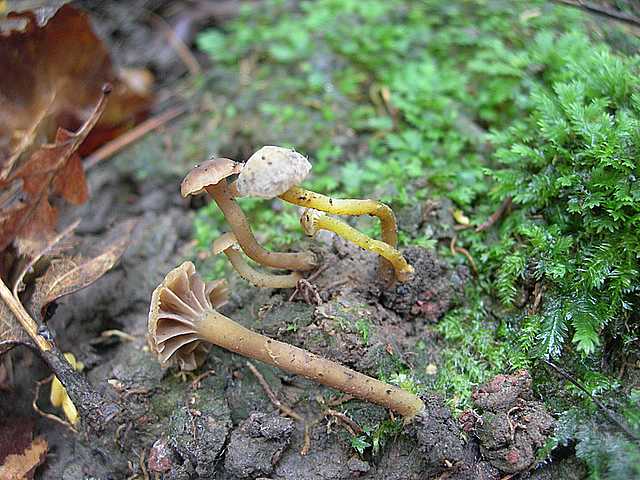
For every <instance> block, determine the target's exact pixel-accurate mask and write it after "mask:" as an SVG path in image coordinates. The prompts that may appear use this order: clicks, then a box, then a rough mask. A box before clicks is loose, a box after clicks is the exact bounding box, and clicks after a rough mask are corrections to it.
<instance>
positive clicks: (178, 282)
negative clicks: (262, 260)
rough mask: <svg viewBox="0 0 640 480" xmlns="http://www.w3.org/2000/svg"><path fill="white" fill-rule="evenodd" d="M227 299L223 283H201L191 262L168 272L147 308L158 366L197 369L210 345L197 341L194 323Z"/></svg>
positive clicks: (150, 342) (152, 346) (151, 343)
mask: <svg viewBox="0 0 640 480" xmlns="http://www.w3.org/2000/svg"><path fill="white" fill-rule="evenodd" d="M227 299H228V287H227V283H226V281H225V280H218V281H216V282H209V283H205V282H203V281H202V278H200V275H198V274H197V273H196V268H195V266H194V265H193V263H191V262H184V263H183V264H182V265H180V266H179V267H177V268H175V269H173V270H172V271H170V272H169V273H168V274H167V276H166V277H165V279H164V280H163V282H162V283H161V284H160V285H159V286H158V288H156V289H155V290H154V291H153V295H152V297H151V307H150V309H149V325H148V330H149V332H148V333H149V335H148V340H149V346H150V347H151V350H152V351H153V352H154V353H155V354H156V355H157V356H158V359H159V360H160V363H161V364H162V365H163V366H168V365H171V364H172V363H177V364H178V365H179V367H180V369H182V370H195V369H196V368H197V367H199V366H200V365H201V364H202V363H203V362H204V360H205V358H206V355H207V352H208V351H209V349H210V348H211V346H210V344H208V343H207V342H203V341H202V340H201V339H200V335H199V334H198V328H197V324H198V322H199V321H200V319H201V318H202V316H203V314H204V313H205V311H206V310H209V309H217V308H219V307H221V306H222V305H224V304H225V303H226V302H227Z"/></svg>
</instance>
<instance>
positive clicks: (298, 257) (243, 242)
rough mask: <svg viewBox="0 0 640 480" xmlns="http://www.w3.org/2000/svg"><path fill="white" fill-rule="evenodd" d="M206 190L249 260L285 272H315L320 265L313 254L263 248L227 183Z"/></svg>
mask: <svg viewBox="0 0 640 480" xmlns="http://www.w3.org/2000/svg"><path fill="white" fill-rule="evenodd" d="M206 190H207V192H208V193H209V195H211V197H212V198H213V199H214V200H215V202H216V203H217V204H218V207H220V210H222V213H223V214H224V216H225V218H226V219H227V221H228V222H229V225H230V226H231V230H232V231H233V233H234V234H235V236H236V238H237V239H238V244H239V245H240V248H242V250H243V251H244V253H246V254H247V256H248V257H249V258H251V259H252V260H255V261H256V262H258V263H259V264H261V265H264V266H267V267H273V268H281V269H285V270H297V271H306V270H313V269H314V268H315V267H316V266H317V265H318V260H317V258H316V256H315V254H314V253H313V252H309V251H307V252H299V253H283V252H270V251H269V250H266V249H265V248H264V247H262V245H260V244H259V243H258V241H257V240H256V238H255V237H254V236H253V232H252V231H251V227H250V226H249V222H248V221H247V218H246V217H245V215H244V213H243V211H242V209H241V208H240V207H239V206H238V204H237V203H236V202H235V200H234V199H233V195H231V193H230V192H229V190H228V187H227V184H226V182H225V181H222V182H220V183H218V184H216V185H212V186H209V187H206Z"/></svg>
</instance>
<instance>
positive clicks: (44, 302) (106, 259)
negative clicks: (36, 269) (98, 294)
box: [32, 221, 135, 315]
mask: <svg viewBox="0 0 640 480" xmlns="http://www.w3.org/2000/svg"><path fill="white" fill-rule="evenodd" d="M134 226H135V222H134V221H127V222H123V223H122V224H120V225H118V226H117V227H115V228H113V229H112V230H111V231H110V232H109V233H108V234H107V235H106V237H105V238H104V239H103V240H101V241H100V242H99V243H98V244H97V245H96V246H95V247H94V249H93V250H94V251H95V253H94V255H93V256H90V257H87V256H84V255H76V256H73V257H61V258H57V259H54V260H53V261H52V262H51V265H50V266H49V268H48V269H47V271H46V272H45V274H44V275H43V276H41V277H40V278H38V280H37V281H36V289H35V292H34V294H33V298H32V305H33V309H32V310H33V311H34V312H36V311H37V312H39V313H40V314H41V315H44V312H45V311H46V308H47V306H48V305H49V304H50V303H51V302H53V301H55V300H57V299H59V298H61V297H63V296H65V295H69V294H70V293H73V292H76V291H78V290H80V289H82V288H85V287H87V286H89V285H91V284H92V283H93V282H95V281H96V280H98V279H99V278H100V277H101V276H102V275H104V274H105V273H106V272H107V271H108V270H110V269H111V268H112V267H113V266H114V265H115V264H116V262H117V261H118V260H119V259H120V257H121V256H122V254H123V253H124V251H125V250H126V248H127V245H128V244H129V240H130V238H131V231H132V230H133V227H134Z"/></svg>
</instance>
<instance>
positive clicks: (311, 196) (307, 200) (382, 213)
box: [279, 186, 398, 277]
mask: <svg viewBox="0 0 640 480" xmlns="http://www.w3.org/2000/svg"><path fill="white" fill-rule="evenodd" d="M279 198H280V199H282V200H284V201H285V202H289V203H293V204H294V205H298V206H301V207H306V208H313V209H314V210H320V211H322V212H328V213H333V214H334V215H373V216H376V217H378V218H379V219H380V230H381V234H382V241H383V242H385V243H387V244H388V245H391V246H392V247H393V248H395V247H396V246H397V245H398V225H397V222H396V216H395V214H394V213H393V210H391V208H390V207H389V206H388V205H385V204H384V203H382V202H378V201H376V200H370V199H353V198H332V197H328V196H326V195H322V194H321V193H316V192H312V191H311V190H307V189H305V188H302V187H299V186H295V187H291V188H290V189H289V190H287V191H286V192H284V193H283V194H282V195H280V196H279ZM392 269H393V266H392V265H391V264H390V263H389V262H388V261H387V260H386V259H385V258H384V257H382V258H380V270H381V274H382V276H383V277H390V275H389V273H390V270H392Z"/></svg>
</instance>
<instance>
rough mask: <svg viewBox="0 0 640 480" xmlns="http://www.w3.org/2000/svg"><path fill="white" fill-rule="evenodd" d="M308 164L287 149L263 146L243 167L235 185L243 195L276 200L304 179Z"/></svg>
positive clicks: (293, 151)
mask: <svg viewBox="0 0 640 480" xmlns="http://www.w3.org/2000/svg"><path fill="white" fill-rule="evenodd" d="M310 170H311V164H310V163H309V161H308V160H307V159H306V158H305V157H304V156H303V155H301V154H300V153H298V152H296V151H295V150H291V149H290V148H282V147H274V146H266V147H262V148H261V149H260V150H258V151H257V152H256V153H254V154H253V155H251V157H250V158H249V160H247V162H246V163H245V164H244V167H243V168H242V171H241V172H240V175H238V180H236V186H237V188H238V192H239V193H240V195H242V196H251V197H260V198H275V197H277V196H278V195H281V194H283V193H284V192H286V191H287V190H289V189H290V188H291V187H293V186H295V185H298V184H299V183H301V182H302V180H304V179H305V178H306V177H307V175H308V174H309V171H310Z"/></svg>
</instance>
